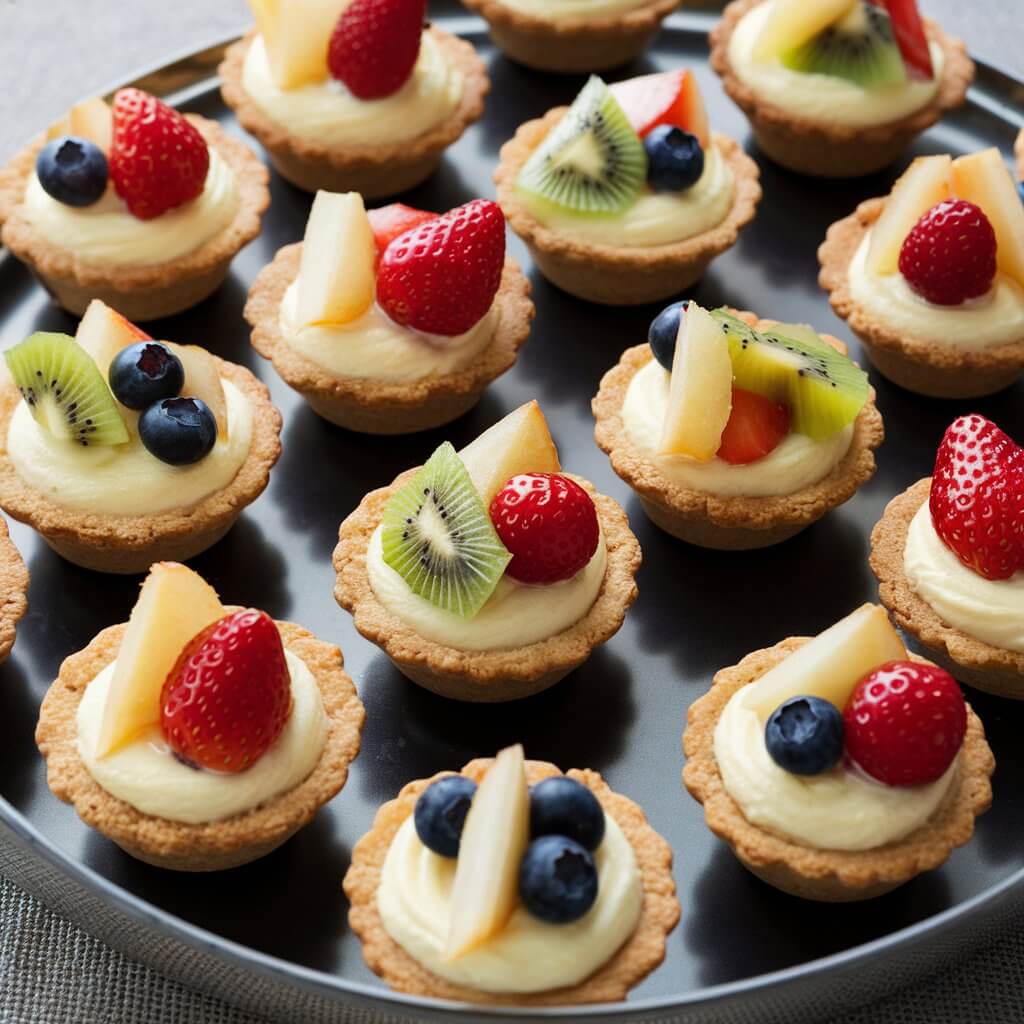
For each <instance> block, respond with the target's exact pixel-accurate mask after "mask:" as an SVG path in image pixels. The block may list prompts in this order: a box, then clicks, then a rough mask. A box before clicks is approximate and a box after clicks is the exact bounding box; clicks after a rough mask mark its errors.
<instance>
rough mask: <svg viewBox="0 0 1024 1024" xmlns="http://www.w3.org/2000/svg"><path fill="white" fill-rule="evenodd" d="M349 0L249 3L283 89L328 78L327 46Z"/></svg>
mask: <svg viewBox="0 0 1024 1024" xmlns="http://www.w3.org/2000/svg"><path fill="white" fill-rule="evenodd" d="M347 2H348V0H249V6H250V7H251V8H252V11H253V14H254V15H255V16H256V24H257V27H258V28H259V30H260V35H261V36H262V37H263V44H264V46H265V47H266V50H267V60H268V62H269V64H270V74H271V77H272V78H273V79H274V83H275V84H276V85H277V87H278V88H279V89H298V88H300V87H301V86H303V85H310V84H312V83H315V82H322V81H323V80H324V79H325V78H327V46H328V43H329V41H330V38H331V32H332V30H333V29H334V26H335V25H336V24H337V22H338V18H339V17H340V16H341V12H342V11H343V10H344V9H345V5H346V3H347Z"/></svg>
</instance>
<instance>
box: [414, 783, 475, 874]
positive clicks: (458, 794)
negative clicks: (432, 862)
mask: <svg viewBox="0 0 1024 1024" xmlns="http://www.w3.org/2000/svg"><path fill="white" fill-rule="evenodd" d="M475 795H476V783H475V782H474V781H473V780H472V779H467V778H466V776H465V775H446V776H444V778H442V779H438V780H437V781H436V782H432V783H431V784H430V785H429V786H427V788H426V789H425V790H423V792H422V793H420V795H419V799H418V800H417V801H416V808H415V810H414V811H413V824H414V825H415V827H416V835H418V836H419V837H420V842H421V843H422V844H423V845H424V846H425V847H426V848H427V849H428V850H433V851H434V853H436V854H439V855H440V856H442V857H458V855H459V843H460V841H461V839H462V830H463V828H464V827H465V824H466V815H467V814H469V808H470V806H471V804H472V803H473V797H474V796H475Z"/></svg>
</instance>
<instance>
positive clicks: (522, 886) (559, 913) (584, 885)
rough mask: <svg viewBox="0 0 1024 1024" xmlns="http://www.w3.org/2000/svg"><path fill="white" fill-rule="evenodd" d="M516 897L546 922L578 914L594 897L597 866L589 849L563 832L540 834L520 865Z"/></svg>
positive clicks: (562, 920) (567, 919)
mask: <svg viewBox="0 0 1024 1024" xmlns="http://www.w3.org/2000/svg"><path fill="white" fill-rule="evenodd" d="M519 898H520V899H521V900H522V901H523V906H524V907H526V909H527V910H528V911H529V912H530V913H531V914H532V915H533V916H534V917H539V918H540V919H541V920H542V921H547V922H548V923H549V924H568V923H569V922H570V921H575V920H577V919H578V918H581V917H582V916H583V915H584V914H585V913H586V912H587V911H588V910H589V909H590V908H591V907H592V906H593V905H594V900H596V899H597V868H596V867H595V866H594V858H593V857H591V856H590V853H589V851H587V850H586V849H584V848H583V847H582V846H580V844H579V843H577V842H576V841H575V840H573V839H567V838H566V837H565V836H541V837H540V839H534V841H533V842H532V843H530V845H529V846H528V847H527V849H526V856H524V857H523V862H522V864H520V866H519Z"/></svg>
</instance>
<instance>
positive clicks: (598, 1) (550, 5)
mask: <svg viewBox="0 0 1024 1024" xmlns="http://www.w3.org/2000/svg"><path fill="white" fill-rule="evenodd" d="M500 3H501V5H502V6H503V7H509V8H511V9H512V10H513V11H520V12H522V13H523V14H529V15H530V16H531V17H533V18H539V19H541V21H565V20H567V19H569V18H596V17H601V16H603V15H609V14H620V13H622V12H623V11H631V10H633V8H635V7H643V6H645V5H646V4H649V3H650V0H500Z"/></svg>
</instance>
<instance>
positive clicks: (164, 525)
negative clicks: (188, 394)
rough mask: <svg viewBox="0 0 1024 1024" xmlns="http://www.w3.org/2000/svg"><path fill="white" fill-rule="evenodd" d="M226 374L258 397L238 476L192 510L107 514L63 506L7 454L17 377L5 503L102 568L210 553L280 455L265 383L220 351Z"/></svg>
mask: <svg viewBox="0 0 1024 1024" xmlns="http://www.w3.org/2000/svg"><path fill="white" fill-rule="evenodd" d="M213 358H214V361H215V362H216V364H217V370H218V372H219V373H220V376H221V378H222V379H224V380H228V381H230V382H231V383H232V384H234V385H235V387H237V388H238V389H239V391H241V392H242V393H243V394H244V395H245V396H246V397H247V398H248V399H249V401H250V402H251V403H252V406H253V409H252V440H251V442H250V445H249V452H248V454H247V455H246V458H245V461H244V462H243V463H242V465H241V466H240V467H239V470H238V472H237V473H236V474H235V477H234V479H233V480H232V481H231V482H230V483H229V484H228V485H227V486H226V487H223V488H221V489H220V490H219V491H214V493H213V494H210V495H208V496H207V497H205V498H204V499H203V500H202V501H200V502H199V503H198V504H196V505H193V506H191V507H189V508H182V509H172V510H170V511H168V512H159V513H156V514H154V515H145V516H114V515H101V514H98V513H93V512H82V511H80V510H78V509H71V508H64V507H62V506H61V505H57V504H55V503H54V502H52V501H50V500H49V499H48V498H47V497H46V496H45V495H44V494H42V493H41V492H39V491H37V490H35V488H33V487H30V486H29V485H28V484H26V483H25V482H24V481H23V480H22V479H21V477H20V476H19V475H18V471H17V470H16V469H15V467H14V463H13V462H12V461H11V458H10V456H9V455H8V453H7V435H8V432H9V430H10V425H11V417H12V416H13V415H14V411H15V409H16V408H17V406H18V403H19V402H21V400H22V399H21V395H20V393H19V392H18V389H17V388H16V387H15V386H14V384H13V383H11V382H9V383H7V384H5V385H3V386H2V387H0V506H2V507H3V509H4V511H5V512H7V514H8V515H9V516H12V517H13V518H14V519H17V520H19V521H21V522H23V523H27V524H28V525H29V526H31V527H32V529H34V530H36V531H38V532H39V533H40V534H41V535H42V537H43V540H45V541H46V543H47V544H49V545H50V547H51V548H53V550H54V551H56V552H57V554H59V555H61V556H62V557H64V558H66V559H67V560H68V561H69V562H74V563H75V564H76V565H81V566H84V567H85V568H86V569H95V570H96V571H98V572H111V573H125V574H134V573H142V572H146V570H147V569H149V567H150V565H152V564H153V562H161V561H164V562H184V561H187V560H188V559H189V558H192V557H194V556H195V555H198V554H199V552H200V551H205V550H206V549H207V548H208V547H210V546H211V545H213V544H215V543H216V542H217V541H218V540H220V539H221V537H223V536H224V534H226V533H227V532H228V530H230V529H231V527H232V526H233V525H234V524H235V521H236V520H237V519H238V517H239V516H240V515H241V513H242V511H243V509H244V508H245V506H246V505H249V504H250V503H252V502H253V501H255V500H256V498H257V497H258V496H259V495H260V494H261V493H262V492H263V489H264V488H265V487H266V486H267V481H268V479H269V477H270V470H271V468H272V467H273V465H274V463H276V462H277V459H278V456H279V455H280V454H281V441H280V437H279V435H280V433H281V414H280V413H279V412H278V411H277V409H276V408H275V407H274V405H272V404H271V401H270V392H269V391H268V390H267V388H266V385H264V384H263V383H261V382H260V381H259V380H257V379H256V377H254V376H253V375H252V374H251V373H250V372H249V371H248V370H247V369H246V368H245V367H244V366H238V365H237V364H235V363H229V362H226V361H225V360H223V359H220V358H218V357H217V356H214V357H213Z"/></svg>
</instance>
